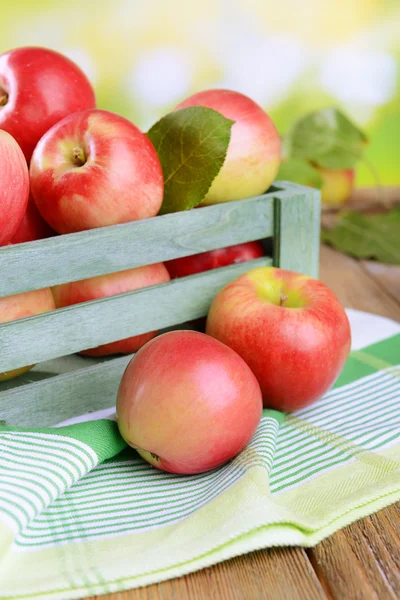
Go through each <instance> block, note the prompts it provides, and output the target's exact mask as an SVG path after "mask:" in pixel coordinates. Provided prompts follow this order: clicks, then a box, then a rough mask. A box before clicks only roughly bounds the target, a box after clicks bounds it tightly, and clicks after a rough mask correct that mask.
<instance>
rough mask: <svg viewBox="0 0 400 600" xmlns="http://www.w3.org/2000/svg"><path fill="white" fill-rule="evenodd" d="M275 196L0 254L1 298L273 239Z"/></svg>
mask: <svg viewBox="0 0 400 600" xmlns="http://www.w3.org/2000/svg"><path fill="white" fill-rule="evenodd" d="M290 193H291V192H290V191H281V190H274V191H272V192H269V193H267V194H264V195H262V196H257V197H255V198H249V199H247V200H242V201H240V202H227V203H224V204H217V205H214V206H209V207H204V208H200V209H196V210H190V211H184V212H179V213H174V214H169V215H164V216H161V217H155V218H153V219H145V220H143V221H135V222H132V223H126V224H123V225H115V226H113V227H104V228H100V229H93V230H91V231H82V232H80V233H73V234H70V235H63V236H59V237H54V238H48V239H45V240H39V241H35V242H29V243H27V244H18V245H16V246H6V247H4V248H0V274H1V277H0V298H1V297H4V296H11V295H13V294H19V293H21V292H26V291H29V290H34V289H40V288H43V287H51V286H54V285H57V284H60V283H66V282H69V281H77V280H80V279H86V278H88V277H94V276H96V275H103V274H106V273H113V272H116V271H123V270H125V269H130V268H133V267H139V266H142V265H148V264H152V263H157V262H163V261H165V260H170V259H172V258H178V257H181V256H188V255H191V254H197V253H198V252H205V251H207V250H212V249H214V248H222V247H225V246H231V245H233V244H238V243H242V242H248V241H252V240H258V239H261V238H266V237H268V236H271V235H272V233H273V220H274V204H273V203H274V198H275V197H281V198H284V197H286V196H288V195H289V196H290Z"/></svg>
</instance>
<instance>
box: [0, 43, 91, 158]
mask: <svg viewBox="0 0 400 600" xmlns="http://www.w3.org/2000/svg"><path fill="white" fill-rule="evenodd" d="M95 106H96V101H95V97H94V92H93V89H92V87H91V85H90V83H89V81H88V79H87V78H86V76H85V75H84V73H83V72H82V71H81V70H80V69H79V68H78V67H77V65H75V64H74V63H73V62H72V61H71V60H69V59H68V58H66V57H65V56H62V54H59V53H58V52H54V51H53V50H48V49H46V48H30V47H28V48H16V49H15V50H10V51H9V52H6V53H5V54H2V55H1V56H0V129H4V130H5V131H8V132H9V133H11V135H12V136H13V137H14V138H15V139H16V140H17V142H18V143H19V145H20V146H21V148H22V151H23V153H24V154H25V158H26V160H27V161H28V162H29V161H30V158H31V156H32V152H33V149H34V148H35V146H36V144H37V143H38V141H39V140H40V138H41V137H42V135H43V134H44V133H45V132H46V131H47V130H48V129H50V127H52V126H53V125H54V124H55V123H57V121H60V120H61V119H63V118H64V117H66V116H67V115H69V114H71V113H74V112H76V111H78V110H83V109H87V108H94V107H95Z"/></svg>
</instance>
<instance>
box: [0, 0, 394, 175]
mask: <svg viewBox="0 0 400 600" xmlns="http://www.w3.org/2000/svg"><path fill="white" fill-rule="evenodd" d="M23 45H42V46H48V47H51V48H53V49H55V50H58V51H61V52H63V53H65V54H67V55H68V56H69V57H70V58H72V59H74V60H75V61H76V62H77V63H78V64H79V65H80V66H81V68H82V69H83V70H84V71H85V72H86V73H87V75H88V76H89V78H90V79H91V80H92V82H93V84H94V86H95V88H96V92H97V98H98V105H99V107H100V108H106V109H108V110H112V111H115V112H118V113H120V114H122V115H124V116H126V117H128V118H130V119H131V120H133V121H134V122H135V123H136V124H137V125H139V126H140V127H142V128H143V129H147V128H148V127H149V126H150V125H151V124H152V123H154V122H155V121H156V120H157V119H158V118H159V117H160V116H162V115H163V114H165V113H166V112H168V111H169V109H171V108H173V107H174V106H175V105H176V104H177V103H178V102H179V101H180V100H182V99H183V98H184V97H186V96H188V95H189V94H191V93H193V92H196V91H199V90H201V89H206V88H209V87H228V88H231V89H235V90H238V91H241V92H244V93H246V94H248V95H249V96H251V97H252V98H254V99H255V100H256V101H258V102H259V103H260V104H261V105H262V106H263V107H264V108H265V109H266V110H267V112H269V114H270V115H271V116H272V118H273V119H274V120H275V122H276V124H277V126H278V129H279V131H280V132H281V133H285V132H286V131H287V129H288V128H289V127H290V125H291V123H292V122H293V120H294V119H295V118H297V117H298V116H301V115H303V114H305V113H306V112H308V111H310V110H314V109H318V108H322V107H326V106H332V105H335V106H338V107H339V108H341V109H343V110H344V111H345V112H346V113H347V114H348V115H349V116H350V117H351V118H352V119H353V120H354V121H355V122H356V123H357V124H359V125H360V126H361V127H362V128H364V129H365V130H366V132H367V133H368V134H369V136H370V143H369V146H368V148H367V151H366V160H365V162H363V163H360V164H359V165H358V167H357V179H356V181H357V184H358V185H359V186H372V185H376V184H377V181H376V174H375V172H376V173H377V174H378V177H379V180H380V181H379V183H381V184H385V185H396V184H399V183H400V2H399V1H398V0H277V1H275V0H274V1H272V0H197V1H194V0H80V1H78V2H76V1H69V0H68V1H67V0H0V51H1V52H3V51H5V50H8V49H10V48H13V47H16V46H23Z"/></svg>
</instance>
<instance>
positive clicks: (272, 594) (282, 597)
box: [88, 548, 327, 600]
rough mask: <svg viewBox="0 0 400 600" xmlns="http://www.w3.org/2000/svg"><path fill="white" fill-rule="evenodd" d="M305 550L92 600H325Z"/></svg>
mask: <svg viewBox="0 0 400 600" xmlns="http://www.w3.org/2000/svg"><path fill="white" fill-rule="evenodd" d="M326 598H327V596H326V595H325V594H324V592H323V590H322V588H321V585H320V583H319V582H318V579H317V577H316V576H315V573H314V572H313V570H312V568H311V565H310V563H309V561H308V559H307V557H306V554H305V552H304V550H303V549H301V548H272V549H270V550H262V551H259V552H252V553H251V554H247V555H246V556H239V557H237V558H233V559H231V560H228V561H226V562H223V563H220V564H217V565H215V566H214V567H212V568H208V569H203V570H202V571H197V572H196V573H191V574H190V575H187V576H186V577H180V578H178V579H172V580H170V581H165V582H163V583H159V584H156V585H151V586H148V587H146V588H139V589H135V590H129V591H126V592H119V593H116V594H107V595H106V596H95V597H92V598H91V599H88V600H97V599H98V600H100V599H101V600H189V599H190V600H214V599H215V600H325V599H326Z"/></svg>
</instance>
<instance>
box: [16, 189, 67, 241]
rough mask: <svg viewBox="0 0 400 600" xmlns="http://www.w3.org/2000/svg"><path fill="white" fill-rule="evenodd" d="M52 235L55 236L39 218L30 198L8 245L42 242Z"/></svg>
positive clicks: (48, 226)
mask: <svg viewBox="0 0 400 600" xmlns="http://www.w3.org/2000/svg"><path fill="white" fill-rule="evenodd" d="M53 235H57V234H56V232H55V231H53V229H52V228H51V227H50V225H47V223H46V221H45V220H44V219H43V218H42V217H41V216H40V213H39V211H38V209H37V208H36V204H35V202H34V200H33V198H32V196H30V198H29V200H28V206H27V208H26V211H25V214H24V217H23V219H22V221H21V225H20V226H19V227H18V230H17V232H16V234H15V235H14V237H13V238H12V240H11V241H10V243H11V244H22V243H23V242H33V241H34V240H42V239H44V238H48V237H51V236H53Z"/></svg>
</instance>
